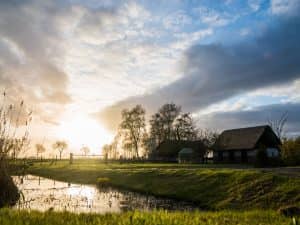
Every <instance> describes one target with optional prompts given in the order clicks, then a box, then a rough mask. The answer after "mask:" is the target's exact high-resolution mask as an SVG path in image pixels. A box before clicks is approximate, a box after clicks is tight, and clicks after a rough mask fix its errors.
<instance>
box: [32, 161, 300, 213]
mask: <svg viewBox="0 0 300 225" xmlns="http://www.w3.org/2000/svg"><path fill="white" fill-rule="evenodd" d="M214 167H215V166H214V165H180V164H179V165H178V164H118V163H112V164H104V163H99V162H96V161H92V160H90V161H76V162H75V164H73V165H69V164H68V162H67V161H62V162H58V163H57V164H56V165H50V164H49V162H47V163H41V164H40V163H35V164H34V165H33V166H31V167H30V168H29V171H28V172H29V173H32V174H35V175H40V176H44V177H48V178H53V179H57V180H61V181H67V182H73V183H81V184H96V182H97V179H98V178H108V180H109V184H110V185H112V186H115V187H121V188H125V189H129V190H134V191H138V192H142V193H148V194H153V195H156V196H164V197H170V198H175V199H181V200H188V201H192V202H195V203H197V204H198V205H199V206H200V207H201V208H203V209H210V210H222V209H226V210H227V209H239V210H241V209H247V210H248V209H278V208H279V207H282V206H286V205H298V206H300V178H299V177H297V176H292V177H291V176H283V175H280V174H277V173H275V172H273V171H268V172H266V171H261V170H256V169H251V168H248V169H238V168H222V167H224V166H223V165H218V168H214Z"/></svg>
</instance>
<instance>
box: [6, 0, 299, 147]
mask: <svg viewBox="0 0 300 225" xmlns="http://www.w3.org/2000/svg"><path fill="white" fill-rule="evenodd" d="M299 40H300V0H248V1H246V0H243V1H242V0H227V1H225V0H220V1H217V0H216V1H210V0H172V1H169V0H160V1H153V0H149V1H148V0H140V1H125V0H123V1H122V0H114V1H113V0H102V1H101V0H85V1H83V0H68V1H67V0H65V1H63V0H59V1H58V0H57V1H55V0H51V1H50V0H49V1H47V0H44V1H40V0H10V1H6V0H0V90H1V91H2V90H6V92H7V94H8V96H9V98H10V100H11V101H12V102H18V101H20V99H23V100H24V101H25V104H26V107H28V108H30V109H32V110H33V113H34V120H33V122H32V124H31V137H32V139H33V140H35V141H41V140H46V141H49V142H50V141H53V140H56V139H65V140H67V141H68V142H69V144H70V146H71V148H73V149H78V148H80V146H82V145H87V146H89V147H90V148H92V151H93V152H97V151H99V149H100V148H101V146H102V145H103V144H104V143H109V142H110V141H111V138H112V136H113V134H114V131H115V128H116V126H117V124H118V122H119V119H120V110H121V109H123V108H126V107H131V106H133V105H135V104H142V105H144V107H145V108H146V109H147V112H148V115H150V114H151V113H153V112H155V111H156V110H157V109H158V108H159V106H160V105H162V104H163V103H166V102H174V103H176V104H179V105H181V106H182V108H183V110H184V111H189V112H192V113H193V115H194V116H195V118H196V120H197V122H198V125H199V126H200V127H202V128H211V129H216V130H222V129H226V128H235V127H241V126H249V125H259V124H265V123H266V122H267V121H268V120H269V119H278V118H279V117H280V115H281V114H282V113H284V112H288V123H287V126H286V133H287V134H288V135H296V134H300V43H299Z"/></svg>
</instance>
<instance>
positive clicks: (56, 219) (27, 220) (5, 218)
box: [0, 209, 297, 225]
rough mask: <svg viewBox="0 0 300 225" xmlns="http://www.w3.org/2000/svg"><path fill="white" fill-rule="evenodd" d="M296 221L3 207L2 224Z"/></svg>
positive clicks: (269, 215) (263, 215)
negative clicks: (101, 213)
mask: <svg viewBox="0 0 300 225" xmlns="http://www.w3.org/2000/svg"><path fill="white" fill-rule="evenodd" d="M296 223H297V220H296V219H294V222H293V219H292V218H287V217H283V216H281V215H279V214H277V213H276V212H274V211H250V212H233V211H231V212H230V211H222V212H166V211H154V212H137V211H136V212H127V213H122V214H105V215H97V214H71V213H68V212H60V213H57V212H46V213H39V212H28V211H16V210H9V209H2V210H0V224H5V225H21V224H22V225H23V224H30V225H40V224H43V225H54V224H55V225H73V224H74V225H85V224H89V225H100V224H101V225H108V224H114V225H129V224H131V225H134V224H143V225H162V224H164V225H170V224H172V225H179V224H185V225H196V224H197V225H198V224H201V225H216V224H217V225H233V224H234V225H237V224H239V225H289V224H290V225H293V224H294V225H296Z"/></svg>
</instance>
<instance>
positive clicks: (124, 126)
mask: <svg viewBox="0 0 300 225" xmlns="http://www.w3.org/2000/svg"><path fill="white" fill-rule="evenodd" d="M145 127H146V122H145V110H144V109H143V108H142V106H141V105H136V106H135V107H134V108H132V109H131V110H128V109H125V110H123V111H122V122H121V124H120V131H121V134H122V135H123V140H124V143H125V145H127V146H132V148H133V149H134V152H135V155H136V157H137V158H139V147H140V145H141V143H142V137H143V133H144V132H145Z"/></svg>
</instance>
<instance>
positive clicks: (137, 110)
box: [102, 103, 218, 159]
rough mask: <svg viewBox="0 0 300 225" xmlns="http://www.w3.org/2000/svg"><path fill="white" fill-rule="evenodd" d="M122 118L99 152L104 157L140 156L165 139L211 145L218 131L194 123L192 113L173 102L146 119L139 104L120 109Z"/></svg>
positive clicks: (143, 110) (145, 154) (153, 148)
mask: <svg viewBox="0 0 300 225" xmlns="http://www.w3.org/2000/svg"><path fill="white" fill-rule="evenodd" d="M121 115H122V120H121V123H120V125H119V127H118V131H117V134H116V135H115V137H114V139H113V141H112V143H111V144H108V145H105V146H104V147H103V149H102V153H103V154H104V155H105V157H107V158H112V159H119V158H122V157H123V158H141V157H145V156H149V155H151V154H152V153H153V151H154V150H155V149H156V148H157V146H158V145H159V144H160V143H162V142H164V141H166V140H176V141H194V140H202V141H203V142H204V143H205V144H206V145H207V146H208V147H210V146H211V145H212V144H213V143H214V141H215V140H216V138H217V136H218V134H217V133H216V132H213V131H211V130H202V129H199V128H198V127H197V126H196V121H195V120H194V119H193V117H192V115H191V113H187V112H182V109H181V106H178V105H176V104H174V103H166V104H164V105H162V106H161V107H160V108H159V109H158V111H157V112H156V113H154V114H153V115H151V117H150V120H149V121H148V123H147V121H146V110H145V109H144V108H143V107H142V105H136V106H134V107H133V108H131V109H124V110H122V112H121Z"/></svg>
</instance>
